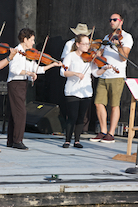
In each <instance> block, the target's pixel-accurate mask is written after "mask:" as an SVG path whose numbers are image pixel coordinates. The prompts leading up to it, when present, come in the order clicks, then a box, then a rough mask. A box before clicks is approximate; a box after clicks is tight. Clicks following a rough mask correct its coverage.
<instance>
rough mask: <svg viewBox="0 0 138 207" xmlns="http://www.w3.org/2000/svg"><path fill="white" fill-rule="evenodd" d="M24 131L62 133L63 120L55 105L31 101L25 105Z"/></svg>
mask: <svg viewBox="0 0 138 207" xmlns="http://www.w3.org/2000/svg"><path fill="white" fill-rule="evenodd" d="M26 110H27V117H26V131H27V132H38V133H43V134H51V133H53V132H64V128H65V120H64V118H63V116H62V114H61V113H60V108H59V106H58V105H56V104H51V103H43V102H37V101H33V102H30V103H28V104H27V105H26Z"/></svg>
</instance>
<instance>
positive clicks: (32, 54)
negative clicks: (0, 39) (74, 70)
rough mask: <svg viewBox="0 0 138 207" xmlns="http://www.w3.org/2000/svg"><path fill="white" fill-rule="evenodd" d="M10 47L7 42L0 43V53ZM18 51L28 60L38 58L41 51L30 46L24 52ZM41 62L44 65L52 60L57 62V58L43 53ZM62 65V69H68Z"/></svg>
mask: <svg viewBox="0 0 138 207" xmlns="http://www.w3.org/2000/svg"><path fill="white" fill-rule="evenodd" d="M10 48H11V47H9V45H8V44H7V43H0V54H5V53H7V52H8V51H9V50H10ZM18 53H20V54H21V55H23V56H26V58H27V59H29V60H39V57H40V55H41V53H40V52H39V51H38V50H36V49H34V48H32V49H28V50H26V51H25V52H22V51H18ZM41 62H42V63H44V64H45V65H49V64H51V63H52V62H57V63H59V61H58V60H56V59H54V58H52V57H51V56H50V55H48V54H45V53H43V55H42V58H41ZM62 67H63V68H64V70H65V71H66V70H67V69H68V67H66V66H64V65H62Z"/></svg>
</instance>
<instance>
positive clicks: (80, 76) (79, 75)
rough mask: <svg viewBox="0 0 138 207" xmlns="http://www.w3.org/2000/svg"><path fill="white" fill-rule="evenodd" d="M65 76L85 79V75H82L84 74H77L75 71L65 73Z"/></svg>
mask: <svg viewBox="0 0 138 207" xmlns="http://www.w3.org/2000/svg"><path fill="white" fill-rule="evenodd" d="M64 76H65V77H72V76H77V77H79V78H80V79H81V80H82V79H83V78H84V74H82V73H77V72H73V71H64Z"/></svg>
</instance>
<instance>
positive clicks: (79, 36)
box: [71, 34, 88, 52]
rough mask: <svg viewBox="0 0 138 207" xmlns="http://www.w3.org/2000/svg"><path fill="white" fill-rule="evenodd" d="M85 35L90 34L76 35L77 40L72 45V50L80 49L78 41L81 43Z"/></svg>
mask: <svg viewBox="0 0 138 207" xmlns="http://www.w3.org/2000/svg"><path fill="white" fill-rule="evenodd" d="M83 37H88V36H87V35H85V34H79V35H76V37H75V42H74V44H73V45H72V48H71V52H73V51H76V50H77V49H78V47H77V45H76V43H77V42H78V43H80V42H81V40H82V38H83Z"/></svg>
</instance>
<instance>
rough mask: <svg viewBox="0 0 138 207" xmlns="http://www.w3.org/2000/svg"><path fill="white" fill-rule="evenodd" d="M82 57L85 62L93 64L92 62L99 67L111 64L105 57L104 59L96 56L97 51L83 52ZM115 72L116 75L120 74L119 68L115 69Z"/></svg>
mask: <svg viewBox="0 0 138 207" xmlns="http://www.w3.org/2000/svg"><path fill="white" fill-rule="evenodd" d="M81 57H82V59H83V61H84V62H91V61H93V62H94V63H95V64H96V65H97V66H98V67H103V66H104V65H109V63H107V62H106V61H107V59H106V58H105V57H102V56H101V57H99V56H96V52H95V51H91V52H83V53H82V54H81ZM112 67H113V66H112ZM113 70H114V71H115V72H116V73H119V70H118V69H117V68H115V67H113Z"/></svg>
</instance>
